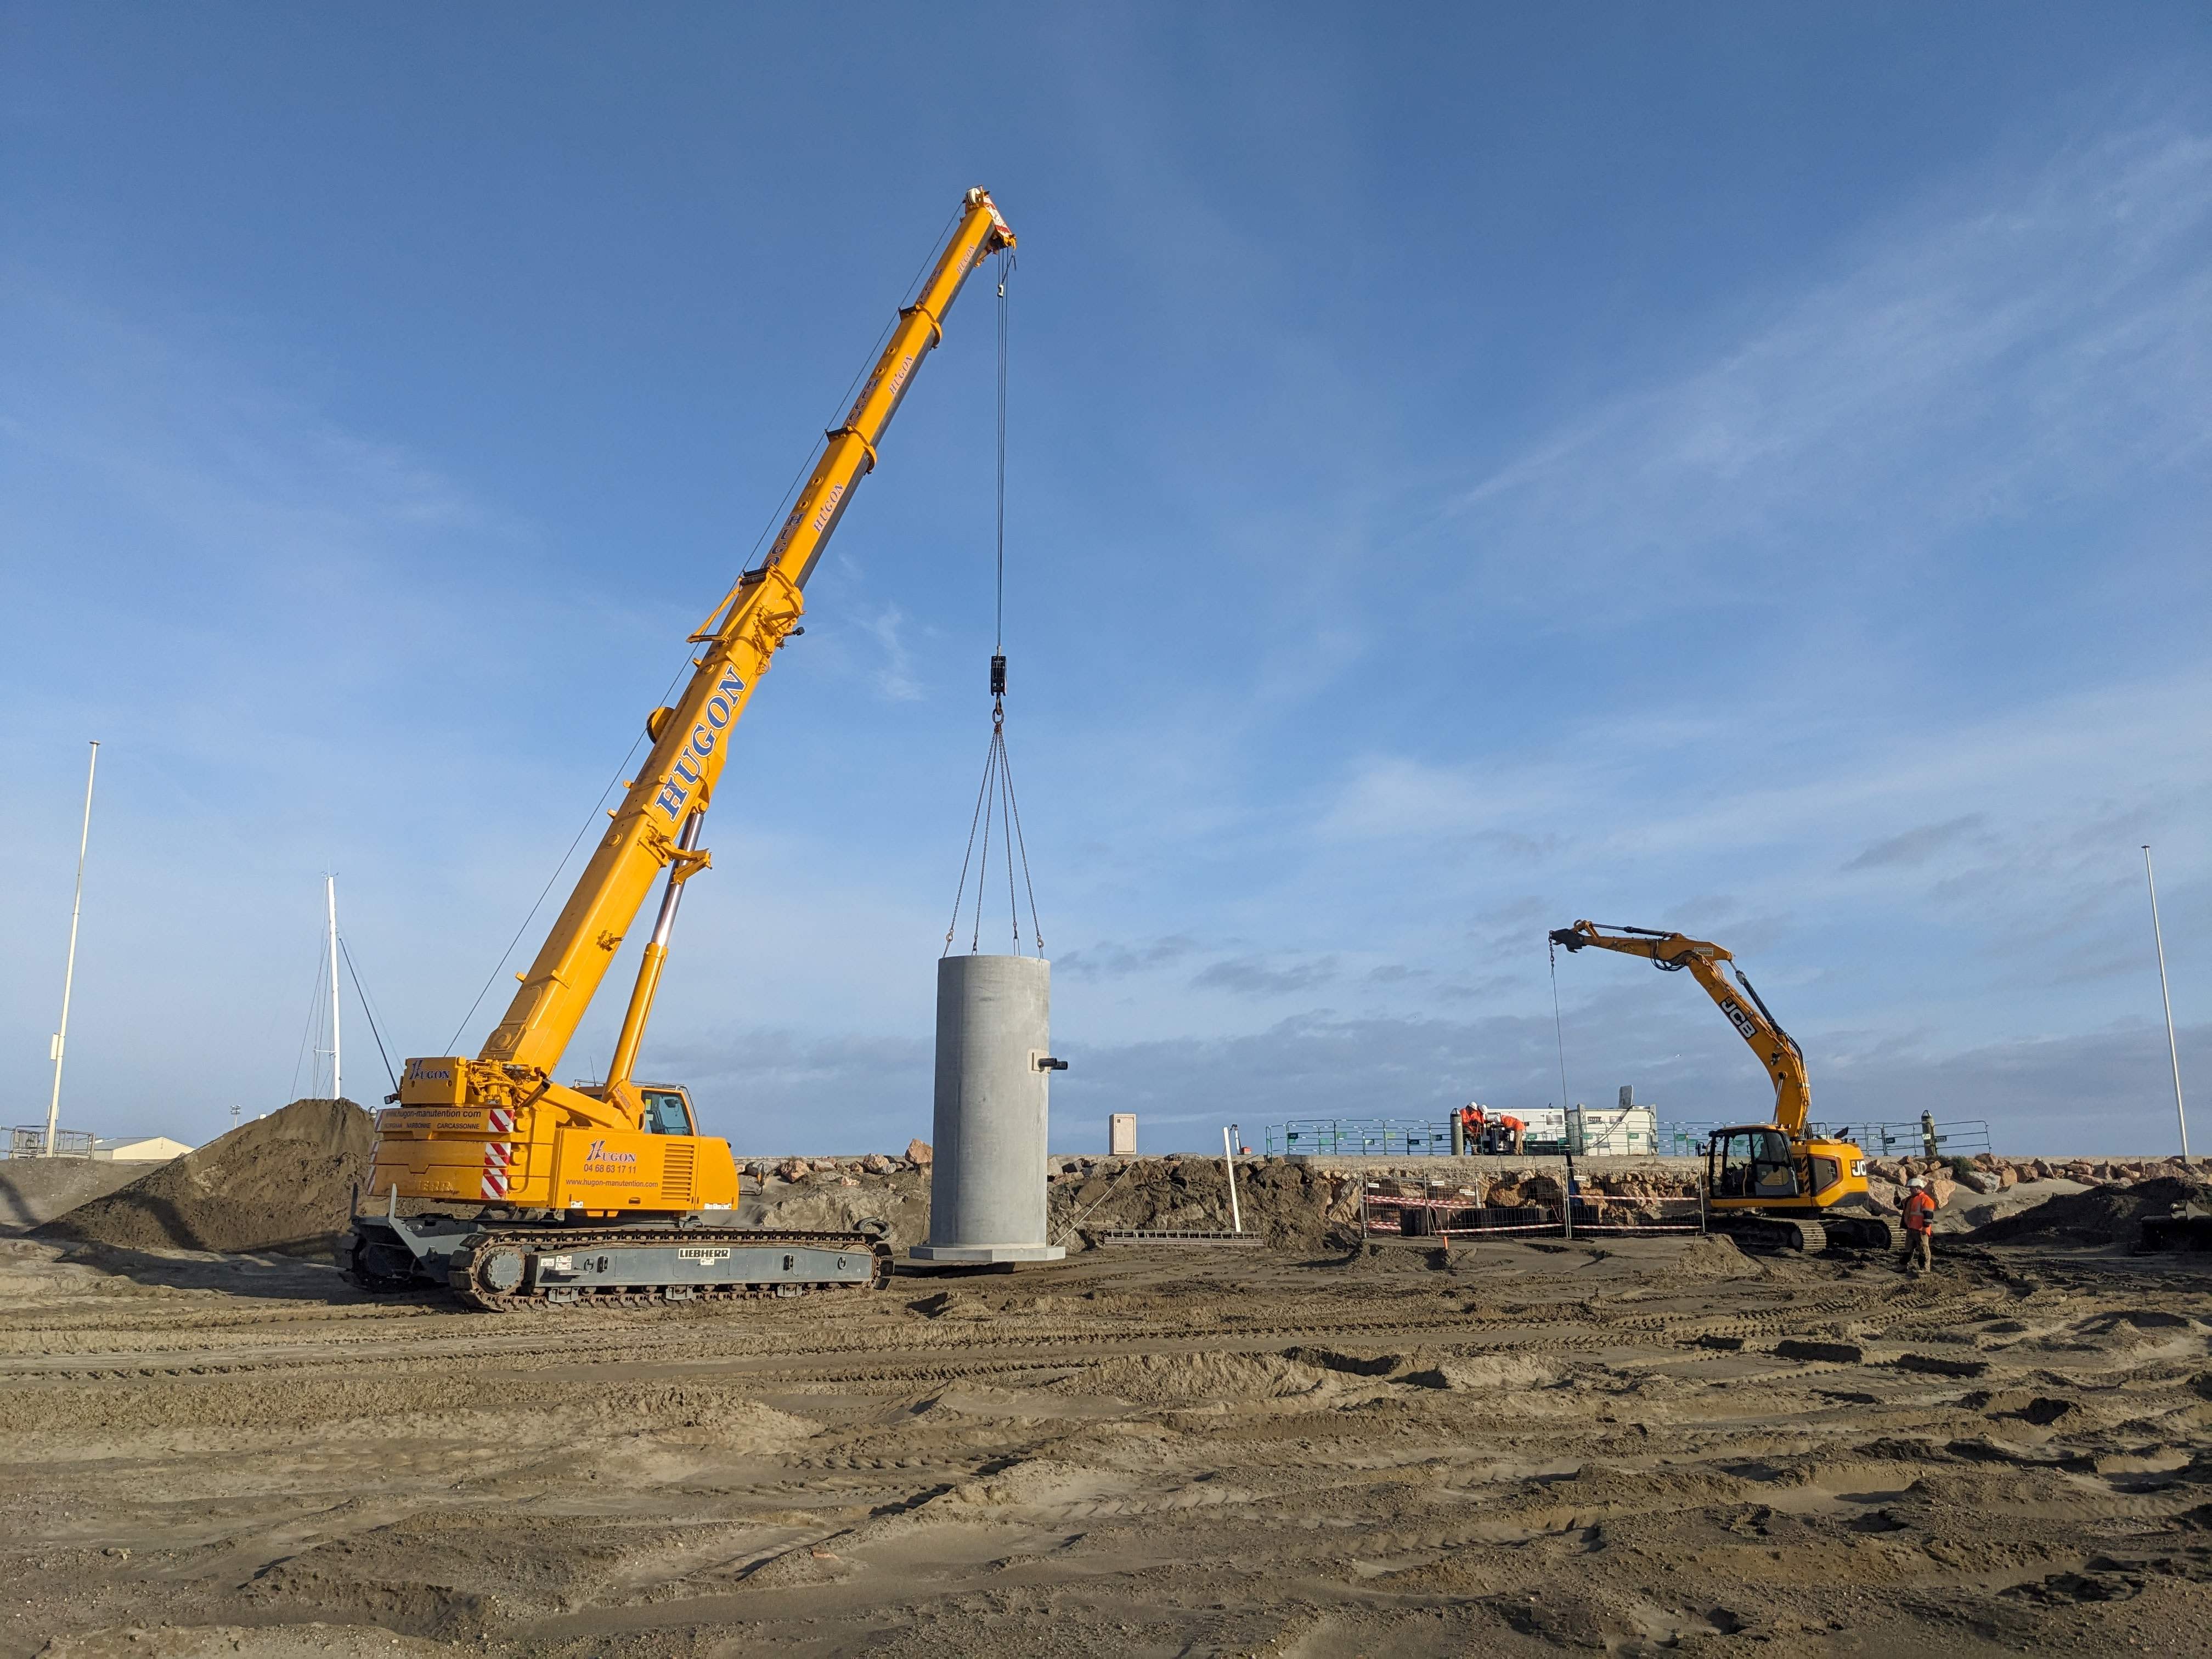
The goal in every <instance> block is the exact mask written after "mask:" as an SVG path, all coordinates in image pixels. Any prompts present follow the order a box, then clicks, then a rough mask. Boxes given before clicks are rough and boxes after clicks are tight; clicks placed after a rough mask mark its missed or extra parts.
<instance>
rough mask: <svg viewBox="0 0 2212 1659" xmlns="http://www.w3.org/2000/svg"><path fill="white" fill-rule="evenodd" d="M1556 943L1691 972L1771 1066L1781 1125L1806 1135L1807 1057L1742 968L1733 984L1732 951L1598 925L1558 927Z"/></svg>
mask: <svg viewBox="0 0 2212 1659" xmlns="http://www.w3.org/2000/svg"><path fill="white" fill-rule="evenodd" d="M1552 943H1553V944H1554V945H1560V946H1563V947H1564V948H1565V949H1566V950H1569V951H1580V950H1583V949H1585V948H1587V947H1589V946H1591V945H1595V946H1596V947H1597V948H1598V949H1599V950H1601V951H1620V953H1621V954H1622V955H1624V956H1632V957H1646V958H1648V959H1649V960H1650V963H1651V965H1652V966H1653V967H1655V968H1657V969H1661V970H1662V971H1663V972H1668V973H1674V972H1678V971H1680V970H1681V969H1689V972H1690V976H1691V977H1692V979H1694V980H1696V981H1698V983H1699V985H1701V986H1703V987H1705V994H1706V995H1707V996H1709V997H1711V999H1712V1000H1713V1001H1714V1003H1715V1005H1716V1006H1718V1008H1719V1009H1720V1011H1721V1012H1723V1014H1726V1015H1727V1016H1728V1019H1729V1024H1731V1025H1733V1026H1735V1030H1736V1035H1737V1036H1741V1038H1742V1039H1743V1040H1744V1042H1746V1043H1747V1044H1749V1045H1750V1048H1751V1051H1752V1053H1753V1054H1756V1055H1758V1056H1759V1064H1760V1065H1762V1066H1765V1068H1766V1074H1767V1076H1768V1077H1769V1078H1770V1079H1772V1081H1773V1084H1774V1121H1775V1123H1776V1125H1777V1126H1778V1127H1780V1128H1781V1129H1782V1130H1783V1131H1784V1133H1786V1134H1788V1135H1789V1137H1790V1139H1791V1140H1792V1141H1796V1140H1798V1139H1802V1137H1803V1136H1804V1133H1805V1123H1806V1118H1807V1116H1808V1114H1809V1113H1810V1111H1811V1109H1812V1104H1813V1091H1812V1088H1811V1086H1810V1085H1808V1083H1807V1081H1806V1079H1805V1056H1804V1054H1802V1052H1801V1051H1800V1050H1799V1048H1798V1047H1797V1042H1796V1038H1794V1037H1792V1036H1790V1033H1789V1032H1787V1031H1785V1030H1783V1029H1782V1027H1781V1024H1779V1022H1778V1021H1777V1020H1776V1019H1775V1018H1774V1016H1773V1015H1772V1014H1771V1013H1770V1012H1768V1011H1767V1007H1766V1004H1765V1002H1764V1001H1762V1000H1760V998H1759V993H1758V992H1757V991H1756V990H1754V989H1753V987H1752V983H1751V981H1750V979H1749V978H1747V976H1746V975H1745V974H1744V971H1743V969H1741V968H1739V967H1734V966H1733V965H1732V966H1731V968H1730V969H1729V972H1732V973H1733V974H1734V975H1735V981H1736V983H1731V982H1730V981H1729V976H1728V974H1725V973H1723V972H1722V970H1721V964H1722V963H1724V962H1725V963H1730V964H1733V963H1735V957H1734V956H1733V955H1731V954H1730V953H1729V951H1726V950H1724V949H1723V947H1721V946H1720V945H1715V944H1713V943H1712V942H1711V940H1709V939H1691V938H1688V937H1687V936H1686V935H1684V934H1681V933H1659V932H1656V931H1655V930H1654V929H1651V928H1649V927H1600V926H1599V925H1598V924H1597V923H1595V922H1594V921H1578V922H1577V923H1576V924H1575V925H1574V926H1573V927H1559V928H1554V929H1553V932H1552ZM1739 985H1740V986H1741V989H1739V988H1738V986H1739Z"/></svg>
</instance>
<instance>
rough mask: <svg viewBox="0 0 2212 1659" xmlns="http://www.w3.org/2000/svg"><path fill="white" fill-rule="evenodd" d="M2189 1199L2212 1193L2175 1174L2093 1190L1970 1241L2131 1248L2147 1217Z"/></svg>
mask: <svg viewBox="0 0 2212 1659" xmlns="http://www.w3.org/2000/svg"><path fill="white" fill-rule="evenodd" d="M2185 1198H2194V1199H2197V1200H2199V1201H2200V1202H2201V1201H2203V1200H2207V1199H2212V1189H2208V1188H2206V1187H2205V1186H2204V1184H2203V1182H2197V1181H2184V1180H2181V1179H2179V1177H2176V1176H2165V1177H2162V1178H2160V1179H2159V1180H2155V1181H2142V1182H2136V1184H2135V1185H2134V1186H2132V1187H2092V1188H2090V1189H2089V1190H2088V1191H2087V1192H2086V1193H2069V1194H2064V1195H2063V1196H2061V1197H2058V1198H2053V1199H2047V1200H2045V1201H2044V1202H2043V1203H2041V1204H2039V1205H2037V1206H2035V1207H2034V1208H2033V1209H2030V1210H2022V1211H2021V1212H2019V1213H2018V1214H2016V1215H2008V1216H2004V1217H2001V1218H1998V1219H1997V1220H1996V1221H1992V1222H1990V1225H1988V1226H1986V1227H1978V1228H1976V1229H1975V1230H1974V1231H1972V1232H1971V1233H1968V1234H1967V1235H1966V1242H1967V1243H1971V1244H2132V1243H2135V1242H2136V1240H2137V1239H2138V1238H2139V1237H2142V1220H2143V1218H2144V1217H2145V1216H2147V1215H2151V1216H2162V1215H2164V1214H2166V1212H2168V1211H2170V1210H2172V1207H2173V1206H2175V1205H2176V1204H2179V1202H2181V1200H2184V1199H2185Z"/></svg>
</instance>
